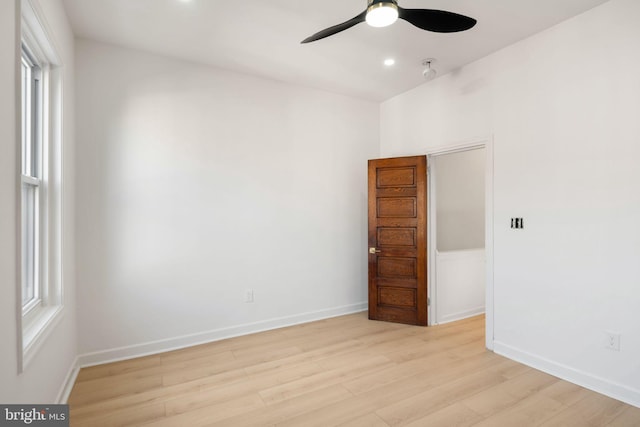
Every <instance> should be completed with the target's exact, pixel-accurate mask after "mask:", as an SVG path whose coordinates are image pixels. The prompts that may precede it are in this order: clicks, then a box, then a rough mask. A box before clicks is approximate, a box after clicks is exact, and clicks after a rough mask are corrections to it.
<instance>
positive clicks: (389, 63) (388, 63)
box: [384, 58, 396, 67]
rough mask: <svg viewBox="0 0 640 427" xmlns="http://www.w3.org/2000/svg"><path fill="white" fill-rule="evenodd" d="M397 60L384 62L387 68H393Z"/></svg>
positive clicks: (391, 59)
mask: <svg viewBox="0 0 640 427" xmlns="http://www.w3.org/2000/svg"><path fill="white" fill-rule="evenodd" d="M395 63H396V60H395V59H393V58H387V59H385V60H384V65H386V66H387V67H391V66H392V65H395Z"/></svg>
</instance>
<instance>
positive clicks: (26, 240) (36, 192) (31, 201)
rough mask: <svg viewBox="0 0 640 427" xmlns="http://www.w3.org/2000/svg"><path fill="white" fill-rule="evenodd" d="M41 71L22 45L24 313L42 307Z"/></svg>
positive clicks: (24, 314)
mask: <svg viewBox="0 0 640 427" xmlns="http://www.w3.org/2000/svg"><path fill="white" fill-rule="evenodd" d="M41 74H42V73H41V68H40V66H39V65H38V63H37V62H36V61H35V60H34V59H33V55H32V54H30V53H29V51H28V50H27V48H26V46H24V45H23V46H22V79H21V81H22V87H21V93H22V174H21V176H22V179H21V181H22V182H21V184H22V215H21V217H22V218H21V220H22V221H21V222H22V314H23V316H27V315H28V314H29V313H30V312H32V311H33V310H34V309H35V308H37V307H38V306H39V305H40V304H41V298H40V297H41V295H42V293H43V292H42V289H41V287H40V285H41V280H40V275H41V271H40V270H41V269H40V265H41V264H40V240H41V239H40V232H41V227H40V215H39V214H40V199H41V196H42V194H41V193H42V191H41V182H42V162H41V161H42V137H41V136H42V130H43V129H42V111H43V108H42V99H43V97H42V85H41Z"/></svg>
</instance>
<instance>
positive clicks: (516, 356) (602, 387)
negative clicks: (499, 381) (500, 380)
mask: <svg viewBox="0 0 640 427" xmlns="http://www.w3.org/2000/svg"><path fill="white" fill-rule="evenodd" d="M493 351H494V352H495V353H497V354H500V355H502V356H505V357H508V358H509V359H513V360H515V361H517V362H520V363H523V364H525V365H527V366H531V367H532V368H535V369H538V370H540V371H542V372H546V373H548V374H551V375H553V376H555V377H558V378H561V379H563V380H566V381H569V382H571V383H574V384H577V385H579V386H581V387H584V388H587V389H589V390H592V391H595V392H597V393H600V394H604V395H605V396H609V397H611V398H613V399H616V400H620V401H621V402H624V403H628V404H629V405H633V406H635V407H638V408H640V390H638V389H633V388H631V387H628V386H625V385H623V384H618V383H614V382H612V381H609V380H607V379H605V378H601V377H598V376H595V375H592V374H590V373H588V372H584V371H581V370H578V369H575V368H572V367H571V366H567V365H563V364H560V363H557V362H554V361H552V360H548V359H545V358H542V357H539V356H536V355H534V354H531V353H528V352H526V351H522V350H519V349H517V348H514V347H511V346H509V345H507V344H503V343H501V342H498V341H494V348H493Z"/></svg>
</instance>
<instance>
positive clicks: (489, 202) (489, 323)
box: [484, 136, 495, 350]
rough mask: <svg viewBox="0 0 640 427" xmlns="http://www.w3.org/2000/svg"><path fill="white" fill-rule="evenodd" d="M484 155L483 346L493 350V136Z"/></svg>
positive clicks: (486, 146)
mask: <svg viewBox="0 0 640 427" xmlns="http://www.w3.org/2000/svg"><path fill="white" fill-rule="evenodd" d="M485 155H486V156H487V167H486V170H485V179H484V185H485V196H484V197H485V206H486V210H485V213H484V216H485V218H484V262H485V265H486V274H487V276H486V285H485V337H484V338H485V346H486V347H487V349H489V350H493V347H494V344H493V340H494V337H495V335H494V327H495V326H494V317H495V308H494V304H493V269H494V264H493V224H494V222H493V203H494V199H493V175H494V169H493V136H491V137H490V138H488V139H487V144H486V145H485Z"/></svg>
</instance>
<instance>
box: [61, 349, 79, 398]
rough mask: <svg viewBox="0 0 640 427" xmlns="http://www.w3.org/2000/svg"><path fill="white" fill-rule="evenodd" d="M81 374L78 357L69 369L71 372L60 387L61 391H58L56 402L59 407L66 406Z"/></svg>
mask: <svg viewBox="0 0 640 427" xmlns="http://www.w3.org/2000/svg"><path fill="white" fill-rule="evenodd" d="M79 373H80V364H79V363H78V357H77V356H76V358H75V359H74V360H73V363H72V364H71V366H70V367H69V371H68V372H67V375H66V376H65V380H64V382H63V383H62V386H61V387H60V391H58V396H57V397H56V400H55V402H56V403H57V404H59V405H64V404H66V403H67V401H68V400H69V396H70V395H71V390H73V385H74V384H75V382H76V378H78V374H79Z"/></svg>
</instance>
